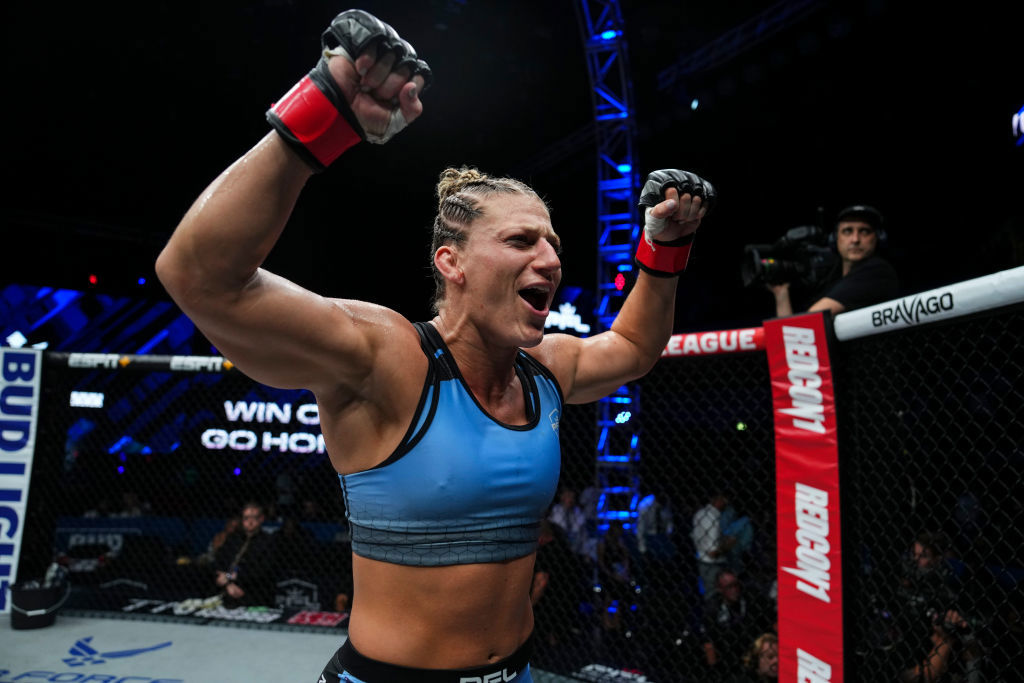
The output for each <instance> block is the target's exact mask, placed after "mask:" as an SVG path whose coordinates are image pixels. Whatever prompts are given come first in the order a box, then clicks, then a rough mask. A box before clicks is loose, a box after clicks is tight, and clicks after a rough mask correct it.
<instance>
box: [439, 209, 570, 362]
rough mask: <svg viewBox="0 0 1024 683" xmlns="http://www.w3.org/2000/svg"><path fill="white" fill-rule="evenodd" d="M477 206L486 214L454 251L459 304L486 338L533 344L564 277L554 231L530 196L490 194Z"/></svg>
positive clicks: (518, 343)
mask: <svg viewBox="0 0 1024 683" xmlns="http://www.w3.org/2000/svg"><path fill="white" fill-rule="evenodd" d="M481 204H482V208H483V211H484V215H483V216H482V217H480V218H478V219H477V220H476V221H475V222H474V223H473V225H472V226H471V227H470V228H469V230H468V234H469V237H468V239H467V240H466V242H465V244H464V245H463V247H462V248H460V249H459V250H458V256H457V261H458V265H459V268H460V269H461V271H462V272H463V274H464V276H465V279H464V282H463V283H462V287H461V298H462V300H461V304H462V305H463V306H464V307H468V309H465V310H466V311H467V312H468V313H469V314H470V315H471V316H472V317H473V319H474V321H476V322H477V324H478V325H481V326H483V327H487V328H489V329H488V330H487V332H488V335H489V336H493V337H496V338H504V339H507V340H508V343H509V344H510V345H512V346H517V347H530V346H536V345H537V344H539V343H540V341H541V338H542V337H543V335H544V324H545V322H546V321H547V317H548V313H549V312H550V308H551V302H552V301H553V299H554V295H555V290H556V289H557V287H558V284H559V282H561V279H562V263H561V261H560V260H559V258H558V251H559V249H560V241H559V238H558V235H556V234H555V231H554V229H553V228H552V227H551V217H550V216H549V215H548V211H547V208H546V207H545V206H544V204H543V202H541V201H540V200H539V199H538V198H536V197H534V196H531V195H522V194H507V195H494V196H490V197H487V198H486V199H485V200H483V201H482V202H481ZM503 341H504V340H503Z"/></svg>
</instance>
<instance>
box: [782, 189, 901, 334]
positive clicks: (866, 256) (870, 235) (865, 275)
mask: <svg viewBox="0 0 1024 683" xmlns="http://www.w3.org/2000/svg"><path fill="white" fill-rule="evenodd" d="M884 239H885V233H884V232H883V230H882V214H881V213H879V212H878V210H877V209H875V208H873V207H870V206H865V205H863V204H857V205H854V206H848V207H846V208H845V209H843V210H842V211H840V212H839V216H838V217H837V219H836V227H835V232H834V234H833V235H831V236H830V237H829V242H830V243H831V244H833V245H834V247H835V250H836V252H838V254H839V261H838V262H837V263H836V264H835V266H834V267H833V268H832V270H831V271H830V272H829V273H828V275H827V276H826V278H825V281H824V283H823V284H822V285H821V287H819V289H818V290H817V293H816V295H815V296H813V298H811V299H810V300H811V301H814V303H813V304H811V306H810V308H808V309H807V310H808V311H810V312H813V311H831V312H832V315H836V314H839V313H842V312H844V311H851V310H853V309H855V308H863V307H864V306H870V305H871V304H876V303H879V302H881V301H888V300H889V299H893V298H895V297H896V295H897V293H898V291H899V280H898V279H897V277H896V271H895V270H894V269H893V267H892V266H891V265H889V262H888V261H886V260H884V259H882V258H881V257H880V256H878V255H877V254H876V252H877V250H878V246H879V243H880V242H881V241H883V240H884ZM767 287H768V289H769V290H771V292H772V294H774V295H775V315H776V316H779V317H782V316H786V315H793V313H794V310H793V304H792V301H791V300H790V293H789V283H788V282H784V283H780V284H769V285H767Z"/></svg>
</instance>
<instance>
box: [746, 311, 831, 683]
mask: <svg viewBox="0 0 1024 683" xmlns="http://www.w3.org/2000/svg"><path fill="white" fill-rule="evenodd" d="M827 334H828V332H827V330H826V326H825V317H824V314H822V313H810V314H805V315H798V316H791V317H788V318H779V319H773V320H768V321H765V323H764V341H765V351H766V353H767V357H768V367H769V373H770V375H771V383H772V412H773V413H774V418H775V473H776V474H775V489H776V502H777V512H776V520H777V527H778V560H777V562H778V567H777V569H778V581H779V590H778V596H779V597H778V600H779V603H778V604H779V680H780V681H799V683H824V682H825V681H830V682H833V683H841V681H842V680H843V666H842V661H843V659H842V657H843V596H842V585H843V584H842V574H841V567H842V562H841V557H842V556H841V552H840V551H841V544H840V525H839V521H840V520H839V456H838V443H837V439H836V410H835V394H834V391H833V384H832V366H831V363H830V360H829V349H828V336H827Z"/></svg>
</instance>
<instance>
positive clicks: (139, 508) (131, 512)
mask: <svg viewBox="0 0 1024 683" xmlns="http://www.w3.org/2000/svg"><path fill="white" fill-rule="evenodd" d="M149 511H150V505H149V503H148V502H146V501H144V500H142V499H141V498H140V497H139V494H138V493H136V492H135V491H125V492H124V493H122V494H121V509H120V510H119V511H118V512H117V513H116V514H115V515H114V516H115V517H142V516H143V515H147V514H149Z"/></svg>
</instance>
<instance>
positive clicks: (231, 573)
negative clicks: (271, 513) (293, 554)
mask: <svg viewBox="0 0 1024 683" xmlns="http://www.w3.org/2000/svg"><path fill="white" fill-rule="evenodd" d="M264 519H265V517H264V512H263V506H262V505H260V504H259V503H255V502H249V503H246V504H245V505H244V506H243V507H242V525H241V528H239V529H238V530H237V531H236V532H235V533H233V534H231V535H230V536H228V538H227V540H226V541H225V542H224V545H222V546H221V548H220V550H219V551H218V552H217V556H216V558H215V560H214V568H215V570H216V575H215V579H214V580H215V582H216V584H217V586H218V587H219V588H220V589H221V591H222V597H223V599H224V604H225V606H228V607H237V606H239V605H246V606H249V605H265V604H268V603H269V599H270V590H271V570H272V564H271V551H272V547H273V546H272V541H271V538H270V534H268V533H267V532H266V531H264V529H263V521H264Z"/></svg>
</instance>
